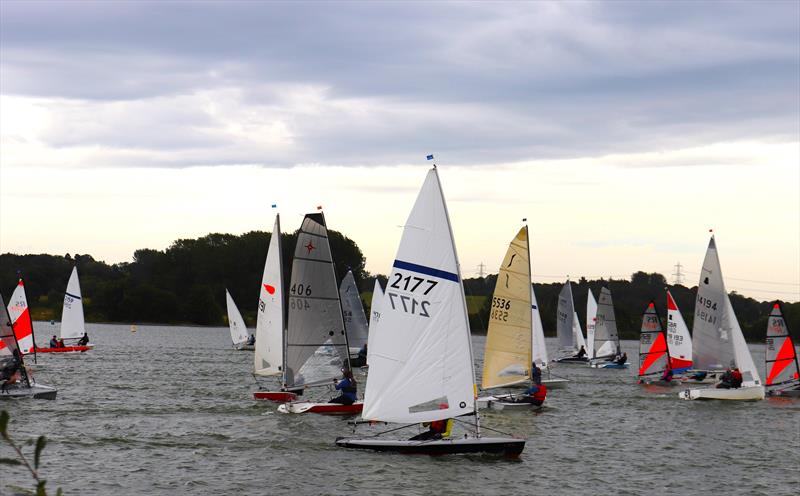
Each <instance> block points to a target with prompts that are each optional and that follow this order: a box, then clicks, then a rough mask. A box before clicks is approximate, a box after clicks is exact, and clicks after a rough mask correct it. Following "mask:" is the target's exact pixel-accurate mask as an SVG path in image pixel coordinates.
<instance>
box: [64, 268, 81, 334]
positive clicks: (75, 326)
mask: <svg viewBox="0 0 800 496" xmlns="http://www.w3.org/2000/svg"><path fill="white" fill-rule="evenodd" d="M84 332H86V329H85V325H84V320H83V301H82V300H81V283H80V281H79V280H78V268H77V267H73V268H72V274H70V276H69V282H67V292H66V293H64V307H63V309H62V311H61V338H62V339H78V338H80V337H82V336H83V333H84Z"/></svg>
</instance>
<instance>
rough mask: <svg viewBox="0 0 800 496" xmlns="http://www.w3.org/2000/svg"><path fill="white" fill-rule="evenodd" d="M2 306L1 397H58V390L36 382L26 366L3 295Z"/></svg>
mask: <svg viewBox="0 0 800 496" xmlns="http://www.w3.org/2000/svg"><path fill="white" fill-rule="evenodd" d="M0 307H2V310H0V399H17V398H26V397H28V398H37V399H45V400H54V399H56V393H57V390H56V389H55V388H53V387H50V386H45V385H44V384H39V383H38V382H36V381H35V380H34V379H33V376H32V375H31V374H30V373H29V372H28V369H27V368H25V360H24V356H23V354H22V353H21V352H20V348H19V343H18V342H17V337H16V334H15V333H14V328H13V327H12V326H11V316H10V315H9V314H8V309H7V308H6V304H5V302H4V301H3V297H2V296H0Z"/></svg>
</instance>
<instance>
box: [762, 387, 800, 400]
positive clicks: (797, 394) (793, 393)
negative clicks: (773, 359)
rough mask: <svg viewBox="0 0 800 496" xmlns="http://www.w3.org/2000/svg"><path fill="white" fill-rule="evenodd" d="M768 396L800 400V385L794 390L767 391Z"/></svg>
mask: <svg viewBox="0 0 800 496" xmlns="http://www.w3.org/2000/svg"><path fill="white" fill-rule="evenodd" d="M767 396H786V397H792V398H800V385H798V386H796V387H794V388H792V389H771V390H769V391H767Z"/></svg>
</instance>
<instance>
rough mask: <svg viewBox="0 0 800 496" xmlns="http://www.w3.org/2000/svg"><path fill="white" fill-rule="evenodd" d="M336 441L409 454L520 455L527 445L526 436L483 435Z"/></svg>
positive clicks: (349, 446) (347, 446)
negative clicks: (419, 439)
mask: <svg viewBox="0 0 800 496" xmlns="http://www.w3.org/2000/svg"><path fill="white" fill-rule="evenodd" d="M336 445H337V446H339V447H341V448H352V449H367V450H372V451H388V452H393V453H402V454H406V455H456V454H469V453H487V454H493V455H502V456H505V457H508V458H517V457H518V456H519V455H520V453H522V450H523V449H525V440H524V439H510V438H497V437H481V438H467V439H435V440H427V441H410V440H409V441H406V440H401V439H380V438H371V439H348V438H338V439H337V440H336Z"/></svg>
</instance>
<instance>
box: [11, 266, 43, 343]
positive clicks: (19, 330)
mask: <svg viewBox="0 0 800 496" xmlns="http://www.w3.org/2000/svg"><path fill="white" fill-rule="evenodd" d="M7 310H8V315H9V317H10V318H11V325H12V327H13V328H14V334H15V335H16V337H17V342H18V343H19V350H20V352H21V353H22V354H23V355H27V354H30V353H36V350H35V347H36V342H35V338H34V334H33V319H32V318H31V311H30V308H28V298H27V297H26V296H25V282H24V281H23V280H22V278H21V277H20V278H19V281H18V282H17V287H16V288H14V292H13V293H12V294H11V301H9V302H8V308H7Z"/></svg>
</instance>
